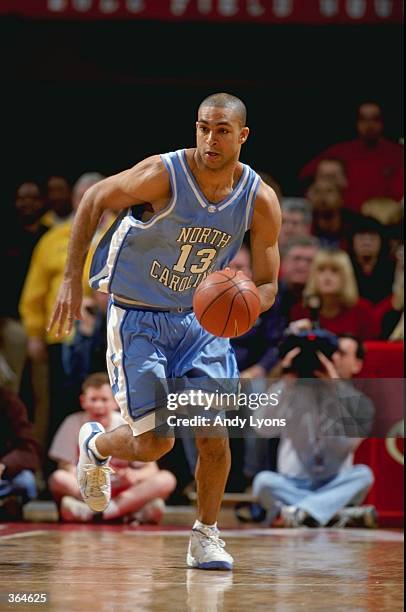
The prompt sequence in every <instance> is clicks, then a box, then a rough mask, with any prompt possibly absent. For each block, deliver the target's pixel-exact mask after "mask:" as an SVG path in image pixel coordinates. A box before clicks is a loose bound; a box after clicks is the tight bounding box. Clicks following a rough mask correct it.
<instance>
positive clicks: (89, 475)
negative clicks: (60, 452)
mask: <svg viewBox="0 0 406 612" xmlns="http://www.w3.org/2000/svg"><path fill="white" fill-rule="evenodd" d="M82 469H83V471H84V472H85V474H86V493H87V494H88V495H89V496H91V497H93V496H98V495H100V492H102V493H108V490H109V480H108V477H109V474H113V473H114V470H113V469H112V468H111V467H108V466H106V465H105V466H97V465H94V463H87V464H86V465H84V466H83V468H82Z"/></svg>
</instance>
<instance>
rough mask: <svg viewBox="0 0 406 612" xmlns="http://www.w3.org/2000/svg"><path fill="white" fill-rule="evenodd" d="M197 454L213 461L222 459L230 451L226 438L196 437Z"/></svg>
mask: <svg viewBox="0 0 406 612" xmlns="http://www.w3.org/2000/svg"><path fill="white" fill-rule="evenodd" d="M196 446H197V449H198V451H199V456H200V457H202V458H210V459H211V460H213V461H217V460H222V459H224V457H225V456H227V455H228V453H229V452H230V446H229V441H228V438H225V437H224V438H196Z"/></svg>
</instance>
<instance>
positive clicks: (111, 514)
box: [103, 500, 119, 519]
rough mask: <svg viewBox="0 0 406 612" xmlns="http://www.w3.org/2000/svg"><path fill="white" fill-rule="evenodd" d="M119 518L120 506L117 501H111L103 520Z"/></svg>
mask: <svg viewBox="0 0 406 612" xmlns="http://www.w3.org/2000/svg"><path fill="white" fill-rule="evenodd" d="M117 516H119V510H118V505H117V504H116V502H115V501H113V500H111V501H110V503H109V505H108V506H107V508H106V509H105V511H104V512H103V518H105V519H112V518H116V517H117Z"/></svg>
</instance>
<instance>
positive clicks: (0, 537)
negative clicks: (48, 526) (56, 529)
mask: <svg viewBox="0 0 406 612" xmlns="http://www.w3.org/2000/svg"><path fill="white" fill-rule="evenodd" d="M49 533H52V531H46V530H45V529H37V530H33V531H22V532H21V533H10V534H8V535H0V541H1V540H10V539H11V538H26V537H29V536H38V535H41V536H43V535H48V534H49Z"/></svg>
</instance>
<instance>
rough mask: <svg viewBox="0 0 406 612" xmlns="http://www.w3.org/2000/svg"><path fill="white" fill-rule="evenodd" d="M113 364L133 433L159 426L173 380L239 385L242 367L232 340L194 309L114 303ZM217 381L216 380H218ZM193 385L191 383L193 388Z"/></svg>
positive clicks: (110, 313)
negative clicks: (198, 316) (211, 329)
mask: <svg viewBox="0 0 406 612" xmlns="http://www.w3.org/2000/svg"><path fill="white" fill-rule="evenodd" d="M107 345H108V348H107V368H108V372H109V377H110V383H111V386H112V389H113V393H114V396H115V398H116V401H117V403H118V405H119V407H120V410H121V414H122V416H123V418H124V419H125V421H126V422H127V423H128V424H129V425H130V426H131V428H132V430H133V434H134V435H135V436H136V435H140V434H142V433H144V432H146V431H150V430H151V429H154V428H155V427H156V424H155V415H154V413H155V411H156V409H158V408H162V406H163V405H165V402H166V395H167V393H168V391H169V387H170V386H171V385H170V384H169V385H168V382H170V381H171V380H173V379H176V381H177V382H178V381H179V380H181V379H184V380H185V384H186V385H190V381H192V385H193V381H196V388H198V387H199V388H200V387H201V384H200V383H202V384H203V385H206V388H207V384H210V381H219V380H220V381H223V380H227V381H230V383H231V385H234V388H237V386H238V378H239V373H238V367H237V362H236V358H235V353H234V350H233V348H232V347H231V345H230V341H229V340H228V338H218V337H216V336H213V335H212V334H209V333H208V332H207V331H205V330H204V329H203V328H202V327H201V325H200V324H199V323H198V321H197V319H196V317H195V315H194V313H193V312H188V313H182V314H179V313H176V312H161V311H151V310H142V309H138V308H124V307H122V306H118V305H117V304H114V303H110V305H109V311H108V325H107ZM212 384H215V383H212ZM188 388H190V387H188Z"/></svg>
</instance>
